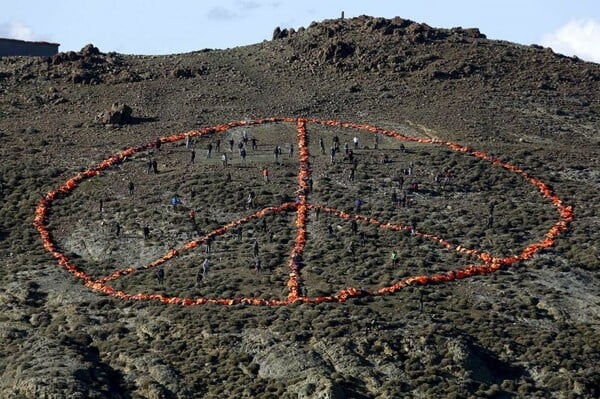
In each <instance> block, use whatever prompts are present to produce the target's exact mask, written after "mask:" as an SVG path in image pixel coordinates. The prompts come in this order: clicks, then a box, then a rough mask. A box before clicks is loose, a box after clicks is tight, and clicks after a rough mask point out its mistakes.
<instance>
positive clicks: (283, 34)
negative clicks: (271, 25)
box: [273, 26, 289, 40]
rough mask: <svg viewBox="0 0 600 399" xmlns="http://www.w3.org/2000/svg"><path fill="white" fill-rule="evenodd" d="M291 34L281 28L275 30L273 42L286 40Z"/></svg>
mask: <svg viewBox="0 0 600 399" xmlns="http://www.w3.org/2000/svg"><path fill="white" fill-rule="evenodd" d="M288 35H289V32H288V30H287V29H281V28H280V27H279V26H278V27H276V28H275V29H274V30H273V40H277V39H284V38H286V37H288Z"/></svg>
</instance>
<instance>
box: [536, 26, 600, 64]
mask: <svg viewBox="0 0 600 399" xmlns="http://www.w3.org/2000/svg"><path fill="white" fill-rule="evenodd" d="M541 44H542V45H543V46H546V47H551V48H552V50H554V51H555V52H557V53H561V54H565V55H568V56H573V55H576V56H577V57H579V58H581V59H583V60H587V61H592V62H598V63H600V22H598V21H596V20H594V19H575V20H572V21H570V22H568V23H567V24H566V25H564V26H562V27H560V28H559V29H558V30H557V31H556V32H553V33H550V34H547V35H544V36H543V37H542V40H541Z"/></svg>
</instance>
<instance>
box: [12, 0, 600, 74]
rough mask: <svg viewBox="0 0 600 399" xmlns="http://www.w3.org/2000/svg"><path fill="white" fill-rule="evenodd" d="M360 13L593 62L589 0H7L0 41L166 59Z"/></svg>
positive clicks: (595, 42)
mask: <svg viewBox="0 0 600 399" xmlns="http://www.w3.org/2000/svg"><path fill="white" fill-rule="evenodd" d="M342 10H343V11H344V12H345V15H346V17H353V16H358V15H361V14H366V15H371V16H380V17H386V18H392V17H394V16H400V17H402V18H407V19H412V20H414V21H417V22H425V23H427V24H429V25H431V26H434V27H442V28H451V27H455V26H462V27H465V28H467V27H478V28H479V29H480V30H481V31H482V32H483V33H485V34H486V35H487V36H488V38H490V39H501V40H508V41H511V42H516V43H521V44H532V43H536V44H541V45H544V46H546V47H552V48H553V49H554V50H555V51H557V52H561V53H563V54H567V55H577V56H579V57H580V58H582V59H585V60H589V61H595V62H600V1H599V0H570V1H568V0H477V1H475V0H454V1H451V0H429V1H420V0H410V1H404V0H295V1H283V0H170V1H165V0H87V1H86V0H53V1H48V0H12V1H8V0H7V1H6V3H5V4H4V5H3V6H2V13H1V14H0V37H10V38H16V39H23V40H45V41H51V42H57V43H60V44H61V46H60V51H69V50H79V49H81V47H83V46H84V45H85V44H87V43H93V44H94V45H96V46H97V47H99V48H100V50H101V51H104V52H108V51H117V52H120V53H127V54H171V53H181V52H188V51H194V50H199V49H203V48H229V47H236V46H242V45H247V44H253V43H258V42H261V41H263V40H265V39H267V40H268V39H270V38H271V35H272V32H273V29H274V28H275V27H276V26H280V27H282V28H284V27H285V28H299V27H300V26H305V27H306V26H308V25H309V24H310V23H311V22H312V21H321V20H323V19H330V18H337V17H338V16H339V15H340V13H341V11H342Z"/></svg>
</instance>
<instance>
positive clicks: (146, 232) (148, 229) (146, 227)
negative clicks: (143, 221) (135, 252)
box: [143, 226, 150, 240]
mask: <svg viewBox="0 0 600 399" xmlns="http://www.w3.org/2000/svg"><path fill="white" fill-rule="evenodd" d="M143 233H144V240H147V239H148V238H150V228H149V227H148V226H144V228H143Z"/></svg>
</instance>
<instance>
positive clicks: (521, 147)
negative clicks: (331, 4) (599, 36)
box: [0, 16, 600, 398]
mask: <svg viewBox="0 0 600 399" xmlns="http://www.w3.org/2000/svg"><path fill="white" fill-rule="evenodd" d="M101 50H106V49H101ZM101 50H100V49H98V48H96V47H94V46H93V45H88V46H85V47H84V48H83V49H82V50H81V51H79V52H68V53H60V54H58V55H56V56H53V57H49V58H23V57H15V58H10V57H9V58H1V59H0V143H1V145H0V156H1V157H2V162H1V163H0V199H1V202H0V204H1V205H0V270H2V274H1V275H0V278H1V279H2V284H0V309H1V310H2V312H1V315H0V342H1V344H2V345H1V346H0V348H1V349H0V359H1V361H0V377H1V378H0V396H1V397H7V398H13V397H14V398H105V397H106V398H188V397H207V398H208V397H219V398H222V397H232V398H233V397H235V398H239V397H252V398H254V397H263V398H267V397H273V398H275V397H277V398H279V397H289V398H296V397H299V398H370V397H373V398H375V397H377V398H396V397H457V398H458V397H460V398H463V397H473V398H481V397H489V398H513V397H514V398H521V397H522V398H531V397H539V398H547V397H557V398H571V397H573V398H594V397H598V396H599V395H600V377H598V376H599V375H600V369H599V368H598V364H599V361H600V338H599V337H600V334H599V333H600V330H599V326H600V298H599V292H600V280H599V277H600V275H599V267H600V246H599V244H598V243H600V228H599V227H600V217H599V216H598V215H599V214H600V205H599V202H598V198H600V157H598V153H600V152H599V151H600V148H599V144H600V134H599V133H598V132H599V130H600V96H599V94H598V93H600V66H599V65H598V64H594V63H589V62H584V61H581V60H579V59H577V58H573V57H565V56H562V55H558V54H555V53H553V52H552V51H551V50H550V49H545V48H542V47H540V46H536V45H531V46H522V45H516V44H513V43H509V42H504V41H496V40H489V39H487V38H486V36H485V35H484V34H482V33H481V32H479V30H477V29H463V28H453V29H437V28H433V27H430V26H428V25H426V24H420V23H416V22H413V21H409V20H406V19H402V18H398V17H397V18H393V19H383V18H372V17H367V16H362V17H358V18H353V19H343V20H341V19H339V20H326V21H323V22H319V23H313V24H311V25H310V26H308V27H306V28H299V29H285V28H284V29H282V28H276V29H275V31H274V33H273V40H271V41H265V42H263V43H260V44H256V45H252V46H246V47H238V48H233V49H228V50H210V49H205V50H200V51H198V52H193V53H189V54H174V55H168V56H141V55H123V54H117V53H112V52H103V51H101ZM270 117H274V118H283V117H289V118H290V119H289V120H283V119H278V121H277V122H272V123H266V122H269V121H264V120H263V118H270ZM259 120H260V123H259ZM321 121H327V123H325V122H323V123H321ZM230 122H235V124H232V125H231V126H225V125H222V124H224V123H230ZM344 122H348V123H356V124H361V125H369V126H375V127H378V128H381V129H384V130H385V132H386V133H385V134H383V133H382V132H383V130H380V131H376V132H375V134H373V131H371V130H368V129H367V130H366V129H359V128H357V127H356V126H351V125H348V124H343V123H344ZM207 127H213V129H207V130H202V129H204V128H207ZM303 129H304V130H303ZM190 131H191V132H192V135H191V137H190V139H189V141H188V142H187V143H186V140H185V139H184V136H183V135H182V136H179V137H175V136H173V135H175V134H179V133H185V132H190ZM302 132H305V133H306V138H303V137H304V136H302V134H301V133H302ZM389 132H393V134H392V133H389ZM388 133H389V134H388ZM245 135H249V138H250V139H249V140H248V141H247V142H246V143H244V136H245ZM399 135H400V136H399ZM336 136H337V137H338V138H339V139H340V146H341V149H340V153H337V154H336V156H335V158H334V160H333V162H332V161H331V159H330V157H329V151H330V147H331V146H333V145H334V144H333V142H332V139H333V137H336ZM375 137H377V138H378V140H377V142H376V141H375ZM399 137H400V138H399ZM354 138H356V139H357V140H358V143H357V144H356V147H355V146H354V142H353V140H354ZM251 139H255V140H256V143H255V144H256V145H252V144H251ZM157 140H160V143H161V144H162V145H161V146H160V147H161V148H157V144H156V143H157ZM230 140H231V141H233V147H232V148H231V149H230V147H229V145H230V144H229V143H230ZM320 140H323V142H324V147H323V148H324V150H322V149H321V147H320ZM240 143H242V144H241V147H240V148H239V150H240V151H238V147H237V146H238V144H240ZM444 143H458V144H460V146H454V147H453V146H452V145H449V146H447V145H445V144H444ZM209 144H210V146H211V147H210V148H211V155H210V157H209V156H208V151H209V150H208V148H209ZM345 144H348V146H349V149H351V150H352V154H351V155H349V152H350V151H345V150H344V149H343V147H344V145H345ZM140 146H143V147H140ZM217 146H218V148H217ZM277 146H280V147H281V148H282V152H283V153H282V154H281V156H278V157H277V158H276V157H275V156H274V152H273V151H274V148H276V147H277ZM461 146H464V147H461ZM132 147H134V148H136V150H135V151H134V152H132V153H128V155H127V156H125V157H121V158H119V159H118V160H117V161H115V162H114V163H111V164H110V165H108V166H107V167H106V168H103V169H102V170H101V171H100V169H94V168H97V167H98V165H100V164H101V163H102V162H103V160H110V159H112V158H111V157H113V156H115V155H116V154H118V153H119V152H120V151H123V150H124V149H128V148H132ZM466 147H468V148H469V151H472V152H478V153H479V152H481V153H485V154H488V155H487V158H485V157H483V158H481V157H479V158H478V157H476V156H471V155H473V154H471V152H469V151H466V150H465V151H462V150H460V149H459V148H466ZM242 148H243V149H244V151H247V157H246V158H242V156H241V149H242ZM471 149H473V150H471ZM192 150H194V154H195V157H194V158H192ZM222 154H225V155H226V156H227V166H224V165H223V161H222V160H221V155H222ZM298 155H300V157H298ZM353 159H355V160H356V162H353ZM152 161H156V164H155V166H153V165H152ZM488 161H490V162H488ZM111 162H113V161H111ZM494 162H495V163H494ZM353 165H354V166H353ZM499 165H511V166H514V168H513V169H514V170H518V171H520V173H517V174H515V173H511V170H510V168H505V167H503V166H499ZM154 167H155V169H154ZM265 168H267V169H268V170H269V171H270V175H269V181H268V182H267V181H265V179H264V177H263V174H262V171H263V170H264V169H265ZM90 169H92V170H97V173H92V174H93V177H90V178H89V179H87V178H86V180H85V181H82V182H79V183H78V184H77V187H76V188H74V189H73V190H70V191H69V192H68V193H66V192H62V193H58V195H57V198H56V200H54V201H53V202H52V206H51V207H50V208H48V213H47V215H45V216H47V221H46V224H47V228H48V231H49V234H50V236H51V240H52V243H53V245H54V246H55V247H54V249H53V250H56V251H57V252H60V253H61V254H64V256H65V257H66V258H68V260H69V262H70V264H72V265H74V268H72V270H71V271H72V273H69V271H67V270H66V269H67V268H68V267H67V268H65V267H63V266H61V265H59V264H58V263H57V259H58V260H59V261H60V257H56V256H55V257H53V256H52V255H51V254H50V253H49V252H48V251H47V250H45V249H44V246H43V245H42V244H43V241H42V237H40V234H39V232H38V231H37V230H36V228H35V227H34V218H35V217H36V216H35V211H36V207H38V209H39V204H40V201H41V200H42V198H44V196H46V194H47V193H49V192H51V191H53V190H56V189H57V188H58V187H60V186H61V185H63V184H65V182H66V181H67V180H68V179H70V178H73V177H74V176H76V175H77V174H78V173H80V172H85V171H86V170H90ZM299 170H300V172H299ZM303 170H304V172H303ZM521 172H522V173H521ZM303 173H309V174H310V177H311V185H312V181H314V187H312V186H311V189H310V190H308V183H307V181H306V180H303V177H306V175H303ZM92 174H90V176H91V175H92ZM523 177H526V178H525V179H524V178H523ZM529 177H532V178H534V179H539V180H534V181H540V182H543V183H544V184H545V186H544V187H547V188H548V190H550V191H551V192H552V194H553V195H556V196H557V197H556V198H560V200H561V201H564V204H565V206H569V207H572V209H574V217H573V220H572V221H570V222H569V223H568V226H567V228H566V230H565V231H561V232H560V234H557V236H556V238H555V239H553V243H552V244H553V245H552V246H550V247H544V248H542V249H539V250H536V252H535V253H534V254H532V256H530V257H527V258H525V257H523V259H522V260H521V261H518V262H514V263H512V264H510V265H504V266H502V267H501V268H500V270H498V271H496V272H495V273H492V274H485V275H479V276H473V277H470V278H466V279H462V280H457V281H452V282H447V283H438V284H427V285H420V284H418V283H415V284H407V285H406V286H405V287H403V288H402V289H399V290H397V292H394V293H392V294H389V295H369V294H371V293H377V292H378V290H380V289H381V288H382V287H388V286H392V285H393V284H395V283H398V282H402V281H407V280H406V279H410V278H411V276H423V275H429V276H431V275H442V274H443V275H444V276H446V275H455V274H453V273H455V272H456V271H459V270H465V269H467V268H468V267H469V265H471V264H472V263H474V262H475V263H477V262H478V261H480V260H477V259H476V260H473V255H472V253H470V252H468V250H469V249H472V250H474V251H477V252H478V253H485V254H490V256H491V257H493V258H495V259H500V258H510V257H515V256H519V254H522V253H523V251H524V249H525V248H527V247H528V246H530V245H531V244H532V243H536V242H539V241H540V240H544V238H545V237H547V234H549V233H548V232H549V231H550V229H551V228H552V226H554V224H555V223H556V221H557V220H558V219H559V218H560V215H559V214H557V208H556V207H555V206H554V205H553V203H552V201H549V200H548V198H549V197H548V196H544V195H542V194H543V193H540V190H539V189H538V188H539V187H536V186H532V185H531V184H530V183H529V182H528V178H529ZM129 183H133V185H131V184H129ZM250 192H252V193H254V195H255V196H254V197H253V200H252V201H251V203H249V201H248V199H247V198H248V195H249V193H250ZM175 195H177V196H178V197H179V198H180V199H181V204H177V205H176V206H173V205H171V203H170V201H171V199H172V198H173V197H174V196H175ZM46 198H47V197H46ZM358 198H360V199H361V204H360V205H357V203H356V199H358ZM392 198H396V200H392ZM304 201H306V207H305V206H304V205H305V202H304ZM282 204H283V205H282ZM561 206H562V205H561ZM262 209H267V211H265V212H264V214H263V213H260V212H261V210H262ZM569 209H570V208H569ZM192 211H193V212H194V213H193V214H192V213H191V212H192ZM303 212H306V213H303ZM258 213H260V215H258ZM559 213H560V212H559ZM255 215H256V216H255ZM299 215H304V216H305V217H306V220H304V219H302V218H303V217H304V216H299ZM356 215H359V217H358V218H355V216H356ZM259 216H260V217H259ZM490 216H492V218H490ZM301 219H302V220H301ZM352 220H357V221H358V224H357V225H356V226H355V225H353V223H351V221H352ZM234 221H242V222H239V223H237V224H236V223H232V222H234ZM224 226H225V227H224ZM298 226H302V227H301V228H300V230H302V231H303V232H304V233H305V235H306V244H304V242H302V243H301V246H300V248H301V256H300V259H296V258H295V257H294V254H295V252H294V251H295V249H294V248H298V246H299V245H300V244H299V237H300V235H299V233H298V229H299V227H298ZM396 227H397V228H396ZM394 229H396V230H394ZM411 229H412V230H415V231H412V232H411ZM304 230H305V231H304ZM304 233H303V234H304ZM430 236H435V237H438V238H440V240H439V241H440V242H442V241H443V242H445V243H448V245H447V246H446V247H444V245H442V246H440V245H438V244H436V242H435V240H431V239H430ZM207 237H212V238H211V243H212V248H211V249H210V251H208V250H207V248H206V241H207ZM302 237H304V236H302ZM194 240H199V241H194ZM190 242H197V243H199V244H200V245H198V248H195V249H192V250H189V251H183V250H182V249H183V247H184V246H185V245H186V243H190ZM255 243H257V244H255ZM457 247H460V248H466V250H460V249H459V250H458V251H456V250H455V249H456V248H457ZM174 250H175V251H176V253H177V256H175V257H174V258H173V259H169V260H168V261H166V262H165V263H164V265H161V267H163V270H164V272H165V281H164V282H163V283H162V284H160V283H159V281H158V279H157V278H156V276H155V271H156V270H157V268H158V267H155V266H153V263H152V262H154V261H155V260H156V259H161V257H164V256H165V254H167V255H168V254H170V253H174V252H172V251H174ZM254 251H256V252H254ZM391 251H395V252H396V253H397V255H398V260H397V261H396V262H397V264H396V265H393V264H392V261H391V259H390V253H391ZM257 254H258V255H257ZM474 256H475V258H477V254H475V255H474ZM55 258H56V259H55ZM256 258H258V259H260V260H261V269H260V272H258V273H257V272H256V271H255V261H256ZM204 259H209V261H210V265H211V266H210V268H209V270H208V271H207V272H206V273H205V274H204V278H203V279H201V278H199V277H198V276H199V275H200V274H201V273H200V272H201V270H202V268H201V265H202V263H203V261H204ZM476 261H477V262H476ZM294 262H297V263H294ZM484 263H485V262H484ZM295 264H301V268H300V271H299V272H300V274H301V276H302V279H301V280H300V279H298V280H295V279H289V274H290V271H291V270H290V266H292V267H293V266H294V265H295ZM130 268H133V269H130ZM293 270H294V269H292V271H293ZM83 273H84V274H85V276H89V280H86V278H83V277H81V276H82V274H83ZM115 273H116V274H115ZM117 274H118V276H116V277H113V278H107V276H115V275H117ZM77 276H79V277H77ZM99 281H103V282H104V283H106V284H107V286H109V287H110V289H111V290H113V291H119V292H124V293H126V294H127V295H128V298H130V299H128V300H121V299H119V298H116V297H114V296H110V295H106V294H103V293H99V292H96V291H94V287H98V286H97V285H96V286H95V285H94V282H96V283H97V282H99ZM290 281H293V282H298V284H299V285H300V288H298V290H297V291H296V288H294V287H293V286H292V287H290ZM86 283H87V287H86ZM104 283H103V284H104ZM292 285H293V284H292ZM88 287H89V288H88ZM348 287H352V288H355V289H356V290H357V291H356V292H357V293H358V294H357V295H355V297H351V298H349V299H348V300H346V301H343V302H341V303H340V302H338V301H337V300H338V299H339V298H340V295H339V293H341V292H345V291H343V290H344V289H346V288H348ZM90 288H92V289H90ZM353 292H354V291H353ZM290 293H292V294H293V295H290ZM296 293H297V294H298V295H297V296H296V295H295V294H296ZM336 293H337V294H336ZM360 293H364V295H362V294H360ZM136 294H142V295H138V296H136ZM359 294H360V295H359ZM144 295H149V296H151V297H150V298H149V299H148V300H136V298H137V299H140V298H142V297H143V298H146V297H144ZM117 296H118V295H117ZM159 297H160V298H173V297H177V298H191V299H190V301H192V300H194V301H195V300H196V298H207V299H209V300H210V301H212V302H218V301H219V300H221V299H225V301H224V302H227V299H232V298H233V299H236V298H237V299H239V298H258V299H259V300H260V301H262V302H261V303H267V302H268V303H273V304H275V303H276V302H277V301H282V302H285V300H286V298H292V299H293V300H292V301H291V302H292V303H291V304H289V305H281V303H279V304H278V306H251V305H249V304H244V303H245V302H243V301H242V304H240V303H239V302H240V301H237V300H236V301H234V303H235V304H233V305H231V306H227V305H220V304H211V303H206V304H202V305H198V306H180V305H176V304H164V303H162V302H160V301H159V300H156V298H159ZM319 297H329V298H330V299H332V300H331V301H329V300H327V301H323V302H321V303H311V302H317V301H313V300H312V299H310V298H313V299H314V298H319ZM153 298H154V299H153ZM298 298H299V300H297V299H298ZM302 298H304V299H306V300H303V299H302ZM307 298H308V299H307ZM333 299H335V300H333ZM260 301H259V302H260Z"/></svg>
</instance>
